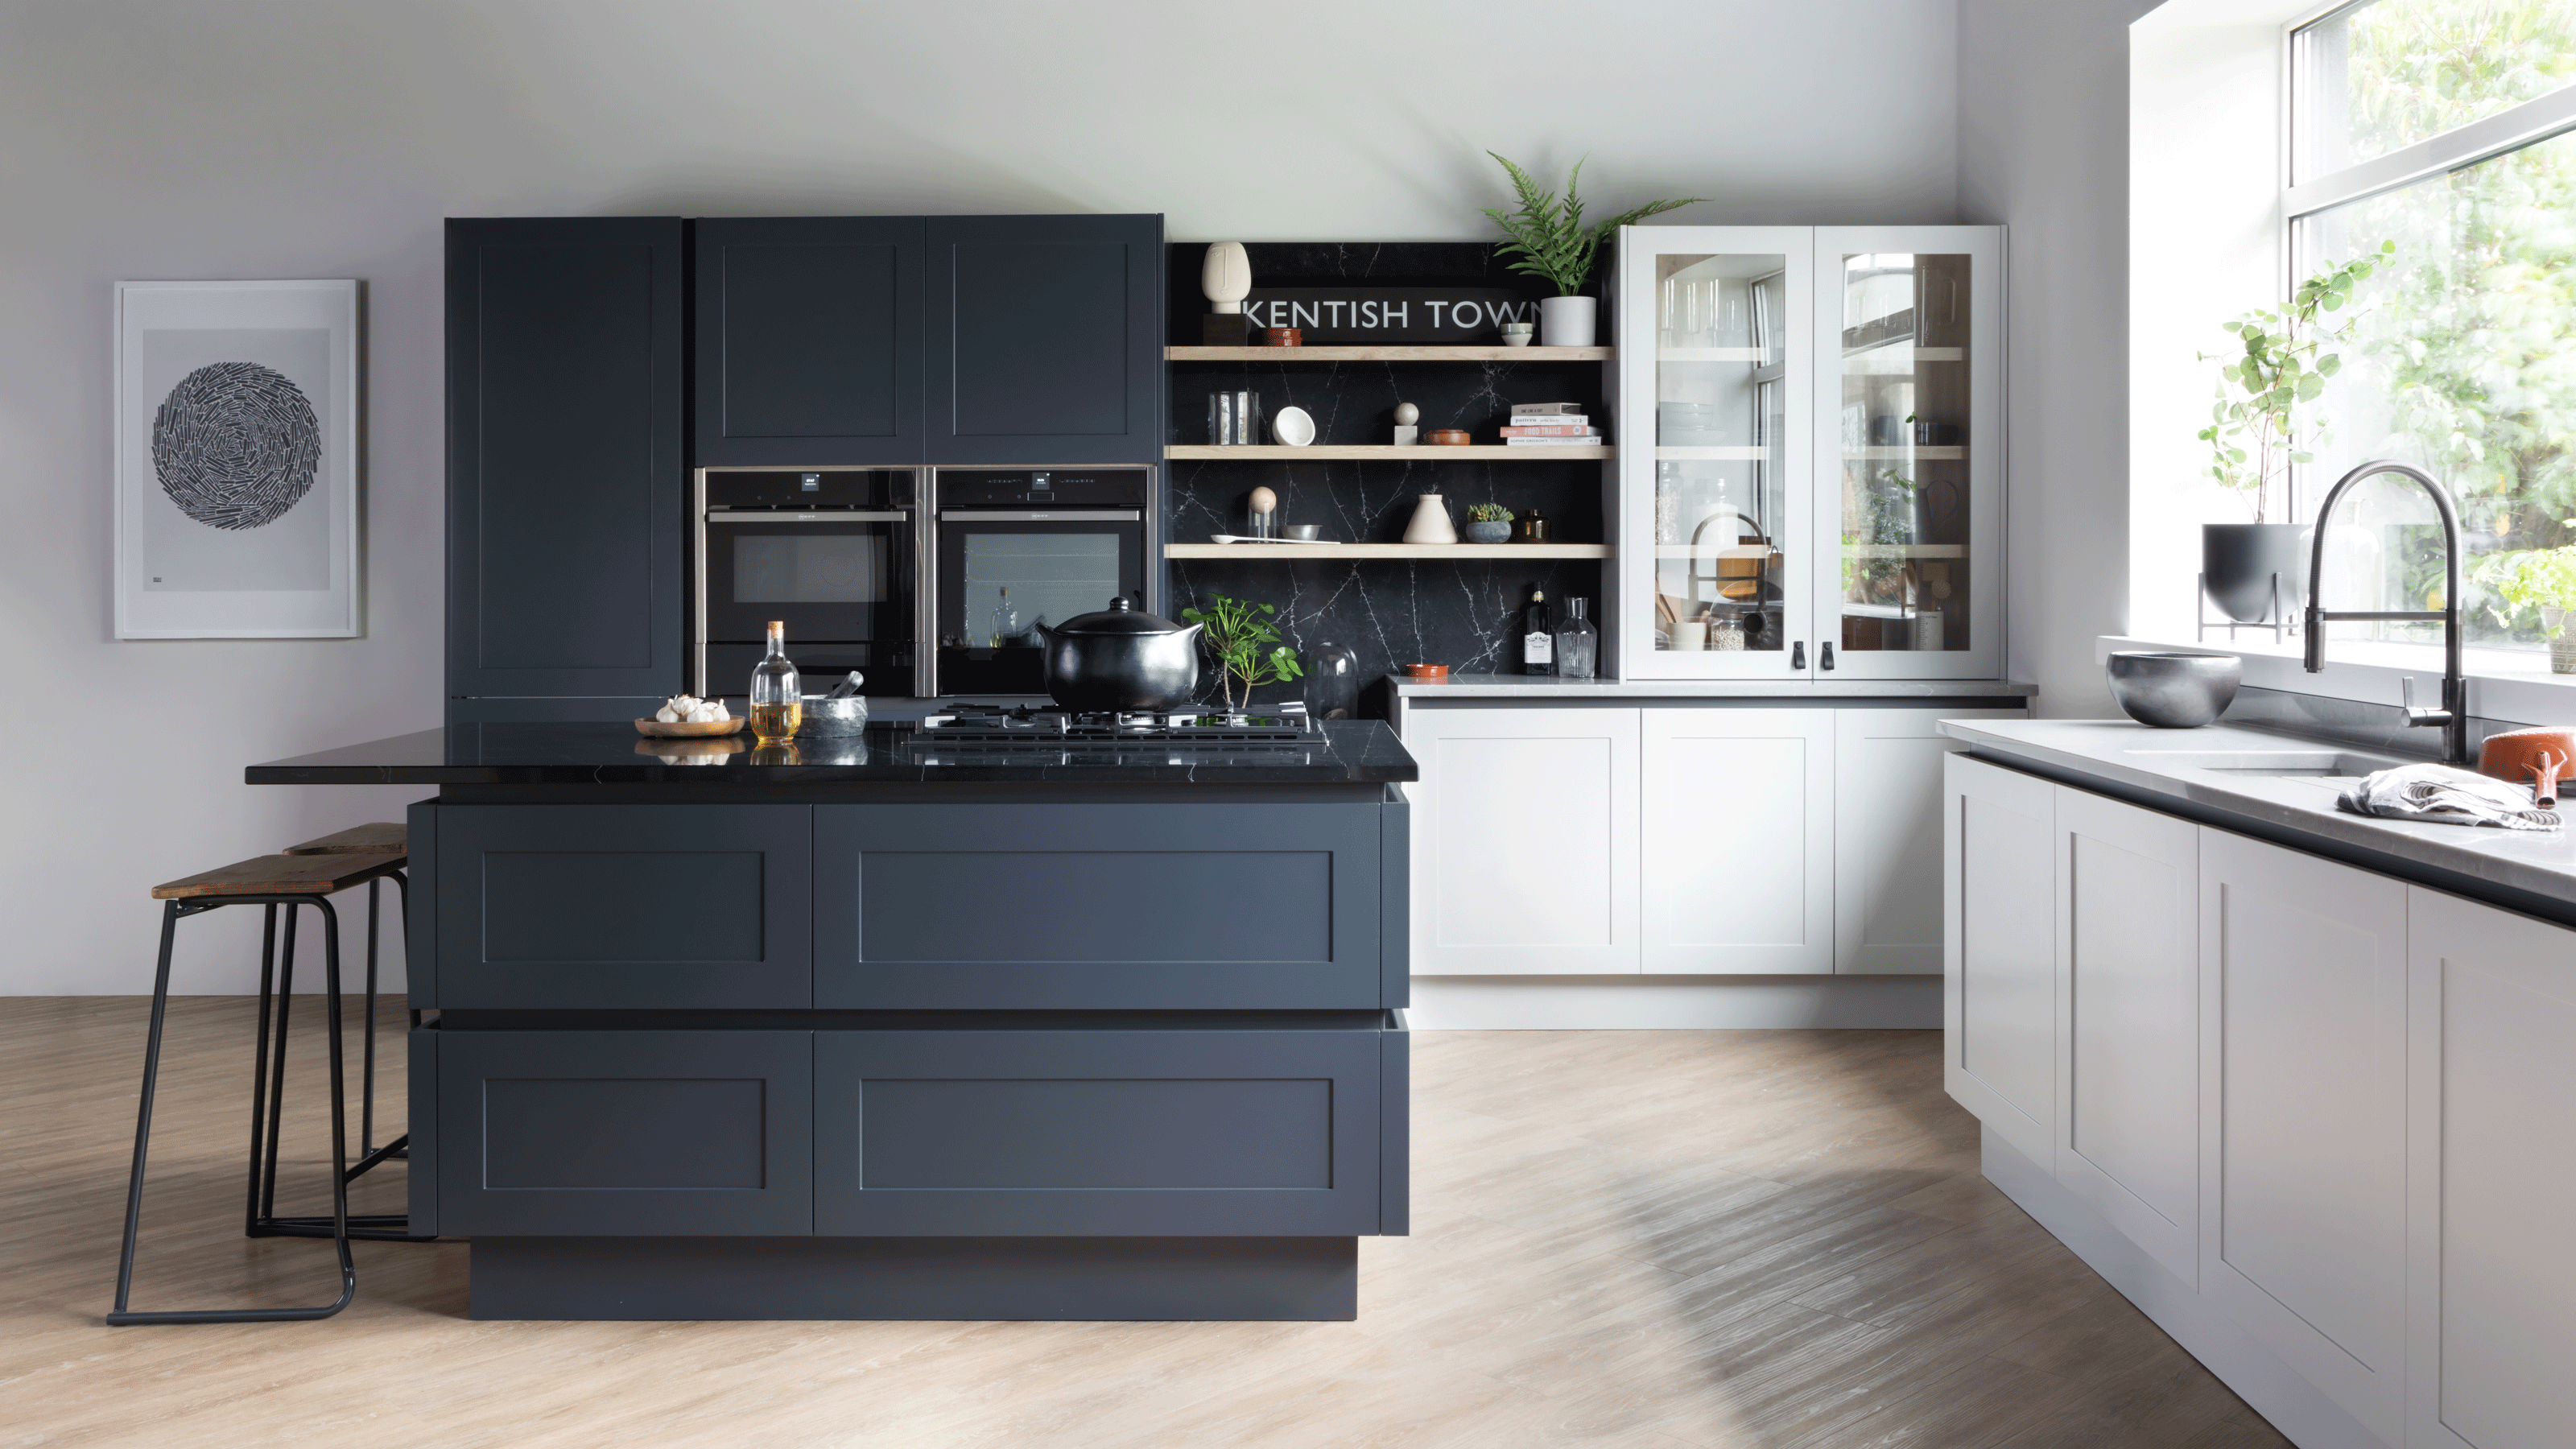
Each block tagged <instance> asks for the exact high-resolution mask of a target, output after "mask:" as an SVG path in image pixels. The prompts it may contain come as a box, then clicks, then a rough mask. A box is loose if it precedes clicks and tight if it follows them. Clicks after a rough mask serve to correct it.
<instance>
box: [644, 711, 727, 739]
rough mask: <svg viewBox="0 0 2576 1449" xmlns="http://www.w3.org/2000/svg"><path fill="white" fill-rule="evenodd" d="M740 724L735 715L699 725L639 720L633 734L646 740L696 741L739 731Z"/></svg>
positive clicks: (675, 721) (679, 721)
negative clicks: (700, 737)
mask: <svg viewBox="0 0 2576 1449" xmlns="http://www.w3.org/2000/svg"><path fill="white" fill-rule="evenodd" d="M742 722H743V716H741V715H735V716H734V717H733V718H731V719H716V720H707V721H705V722H703V723H700V724H691V723H689V722H688V721H687V720H684V719H683V720H671V721H668V722H665V721H662V720H658V719H639V720H637V721H636V722H635V732H636V733H637V734H639V735H642V736H644V737H645V738H647V739H656V740H687V739H696V738H698V737H699V736H702V735H729V734H732V733H733V732H734V731H736V730H738V729H741V728H742Z"/></svg>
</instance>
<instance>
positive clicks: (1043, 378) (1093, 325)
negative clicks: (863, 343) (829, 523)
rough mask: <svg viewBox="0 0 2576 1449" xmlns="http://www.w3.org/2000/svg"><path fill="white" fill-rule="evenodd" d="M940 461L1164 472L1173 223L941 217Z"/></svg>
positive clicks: (933, 410)
mask: <svg viewBox="0 0 2576 1449" xmlns="http://www.w3.org/2000/svg"><path fill="white" fill-rule="evenodd" d="M930 305H931V314H930V327H929V332H930V355H929V377H928V387H927V389H926V401H925V407H926V411H927V423H928V427H927V433H928V437H929V444H930V461H931V462H933V463H964V464H989V465H995V466H1002V467H1008V466H1013V465H1017V464H1047V463H1159V462H1161V461H1162V456H1163V389H1162V387H1161V385H1160V384H1161V380H1162V376H1163V367H1162V359H1163V219H1162V217H1160V216H935V217H932V218H931V219H930Z"/></svg>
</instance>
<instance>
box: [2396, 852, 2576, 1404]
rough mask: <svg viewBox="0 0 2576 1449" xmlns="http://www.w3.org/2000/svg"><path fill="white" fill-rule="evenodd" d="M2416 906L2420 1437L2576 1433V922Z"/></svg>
mask: <svg viewBox="0 0 2576 1449" xmlns="http://www.w3.org/2000/svg"><path fill="white" fill-rule="evenodd" d="M2408 902H2409V916H2408V921H2407V958H2408V960H2407V973H2408V981H2407V1033H2408V1042H2407V1055H2408V1062H2409V1068H2410V1070H2409V1074H2408V1080H2407V1119H2408V1120H2407V1133H2408V1142H2409V1150H2408V1154H2407V1175H2408V1193H2407V1196H2408V1212H2407V1231H2408V1237H2409V1242H2408V1252H2407V1260H2408V1268H2409V1271H2408V1283H2407V1321H2408V1333H2407V1360H2408V1364H2409V1373H2408V1388H2407V1395H2406V1398H2407V1430H2408V1434H2407V1440H2406V1442H2407V1443H2408V1444H2409V1445H2438V1446H2442V1449H2561V1446H2565V1445H2570V1444H2576V1228H2571V1222H2570V1218H2571V1210H2570V1205H2571V1204H2576V1051H2571V1044H2576V932H2569V931H2565V930H2561V929H2559V928H2558V927H2555V926H2547V925H2543V924H2541V923H2540V922H2538V921H2534V920H2531V919H2529V918H2528V917H2524V916H2517V915H2514V914H2512V913H2510V912H2507V911H2500V910H2497V909H2495V908H2494V907H2492V906H2483V905H2478V904H2475V903H2473V902H2470V901H2464V900H2461V899H2459V898H2458V897H2456V896H2448V895H2444V894H2442V893H2441V892H2439V891H2431V890H2426V889H2423V888H2422V887H2420V886H2419V887H2413V888H2411V889H2410V892H2409V896H2408Z"/></svg>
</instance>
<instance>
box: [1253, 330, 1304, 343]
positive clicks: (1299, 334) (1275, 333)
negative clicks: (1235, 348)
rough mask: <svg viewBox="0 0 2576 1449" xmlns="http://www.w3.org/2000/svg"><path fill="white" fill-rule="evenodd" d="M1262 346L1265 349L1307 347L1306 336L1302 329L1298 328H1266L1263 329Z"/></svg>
mask: <svg viewBox="0 0 2576 1449" xmlns="http://www.w3.org/2000/svg"><path fill="white" fill-rule="evenodd" d="M1261 345H1262V346H1264V347H1303V346H1305V345H1306V334H1305V332H1304V331H1303V330H1302V329H1300V328H1296V327H1264V328H1262V329H1261Z"/></svg>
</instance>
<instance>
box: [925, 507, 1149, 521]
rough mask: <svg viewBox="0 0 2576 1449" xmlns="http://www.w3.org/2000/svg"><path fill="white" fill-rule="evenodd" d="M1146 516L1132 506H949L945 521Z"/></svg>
mask: <svg viewBox="0 0 2576 1449" xmlns="http://www.w3.org/2000/svg"><path fill="white" fill-rule="evenodd" d="M1144 517H1145V515H1144V514H1143V513H1141V512H1139V511H1137V510H1135V509H1132V508H1058V509H1051V510H1049V511H1047V512H1045V513H998V512H989V511H986V510H983V509H962V508H961V509H950V510H948V511H947V512H945V513H942V514H940V515H939V521H940V522H942V523H1059V522H1061V523H1140V522H1143V521H1144Z"/></svg>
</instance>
